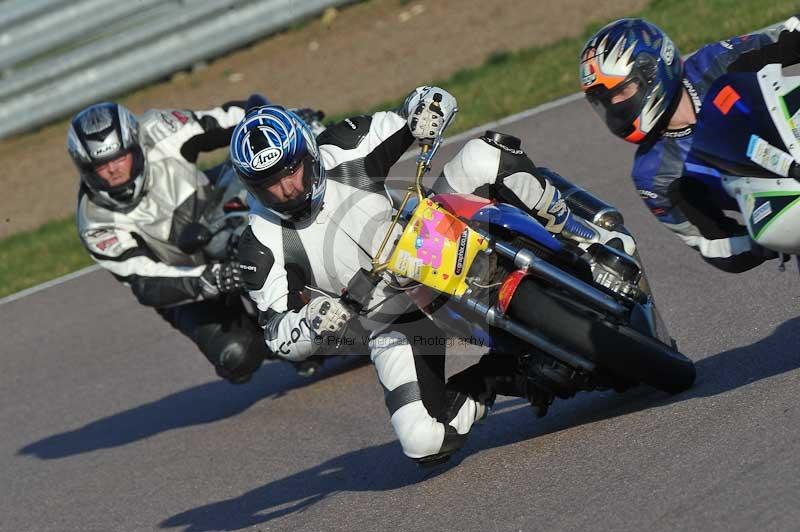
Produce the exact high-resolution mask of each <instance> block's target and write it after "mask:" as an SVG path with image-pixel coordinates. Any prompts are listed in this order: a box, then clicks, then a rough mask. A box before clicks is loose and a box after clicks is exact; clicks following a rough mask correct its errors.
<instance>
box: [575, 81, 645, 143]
mask: <svg viewBox="0 0 800 532" xmlns="http://www.w3.org/2000/svg"><path fill="white" fill-rule="evenodd" d="M646 92H647V85H646V83H644V82H643V81H642V80H640V79H639V76H636V75H634V76H631V77H629V78H628V79H627V80H625V81H624V82H622V83H620V84H619V85H617V86H616V87H614V88H613V89H607V88H606V87H604V86H603V85H598V86H596V87H592V88H591V89H589V90H588V91H587V92H586V99H587V100H589V103H590V104H591V106H592V109H594V111H595V112H596V113H597V114H598V115H600V118H602V119H603V120H604V121H605V123H606V125H608V129H610V130H611V132H612V133H614V134H615V135H618V136H620V137H627V136H628V135H630V134H631V133H632V132H633V130H634V127H635V126H634V125H633V123H634V121H635V120H636V118H637V117H638V116H639V113H640V112H641V110H642V105H643V102H644V98H645V94H646Z"/></svg>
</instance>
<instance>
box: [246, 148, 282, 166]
mask: <svg viewBox="0 0 800 532" xmlns="http://www.w3.org/2000/svg"><path fill="white" fill-rule="evenodd" d="M281 157H283V150H281V149H280V148H264V149H263V150H261V151H260V152H258V153H256V154H255V155H253V158H252V159H250V166H251V167H252V168H253V170H266V169H267V168H269V167H270V166H273V165H275V164H276V163H277V162H278V161H280V160H281Z"/></svg>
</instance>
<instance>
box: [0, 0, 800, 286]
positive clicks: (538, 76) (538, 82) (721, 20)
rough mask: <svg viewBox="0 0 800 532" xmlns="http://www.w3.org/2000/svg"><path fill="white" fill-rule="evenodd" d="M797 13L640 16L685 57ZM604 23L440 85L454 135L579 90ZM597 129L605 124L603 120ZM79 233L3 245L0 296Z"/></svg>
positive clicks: (699, 5)
mask: <svg viewBox="0 0 800 532" xmlns="http://www.w3.org/2000/svg"><path fill="white" fill-rule="evenodd" d="M798 11H800V9H798V7H797V4H796V0H771V1H770V2H769V3H768V5H765V3H764V2H763V0H654V1H653V2H652V3H651V4H650V5H649V6H648V7H647V8H646V9H645V10H644V11H642V12H641V13H638V14H637V15H636V16H641V17H644V18H646V19H648V20H650V21H652V22H654V23H656V24H658V25H659V26H660V27H661V28H662V29H664V31H666V32H667V33H668V34H669V35H670V36H671V37H672V38H673V40H674V41H675V43H676V44H677V46H678V48H679V49H680V50H682V51H683V52H688V51H691V50H695V49H697V48H698V47H699V46H702V45H703V44H705V43H708V42H713V41H716V40H720V39H723V38H726V37H730V36H732V35H738V34H742V33H746V32H749V31H753V30H755V29H757V28H762V27H764V26H767V25H768V24H772V23H774V22H776V21H780V20H784V19H786V18H788V17H789V16H791V15H792V14H794V13H796V12H798ZM605 22H607V21H601V22H596V23H593V24H591V25H589V26H588V27H587V28H586V30H585V31H584V33H583V35H581V36H579V37H575V38H571V39H564V40H561V41H558V42H555V43H553V44H550V45H547V46H542V47H536V48H531V49H527V50H522V51H518V52H505V51H502V50H498V51H497V52H496V53H494V54H493V55H492V56H491V57H490V58H489V59H488V60H487V61H486V63H485V64H483V65H481V66H479V67H475V68H470V69H464V70H460V71H458V72H456V73H455V74H453V76H451V77H450V78H448V79H444V80H435V81H433V80H432V81H431V83H435V84H438V85H441V86H443V87H446V88H447V89H448V90H450V91H452V92H453V94H454V95H455V96H456V97H457V98H458V103H459V108H460V109H461V111H460V112H459V115H458V119H457V120H456V121H455V123H454V124H453V127H452V129H451V133H457V132H459V131H464V130H467V129H469V128H472V127H475V126H477V125H480V124H483V123H486V122H490V121H493V120H497V119H499V118H502V117H504V116H508V115H510V114H514V113H517V112H520V111H523V110H525V109H528V108H530V107H534V106H536V105H539V104H541V103H544V102H547V101H550V100H553V99H555V98H558V97H561V96H565V95H567V94H570V93H573V92H575V91H577V90H579V86H578V73H577V72H578V66H577V56H578V54H579V52H580V50H581V47H582V46H583V43H584V42H585V41H586V39H588V38H589V37H590V36H591V35H592V34H593V33H594V32H595V31H596V30H597V29H598V28H600V27H601V26H602V25H603V24H604V23H605ZM403 96H404V95H398V98H397V99H396V100H393V101H389V102H383V103H381V104H380V105H375V106H372V107H369V108H364V109H360V110H356V111H354V112H351V113H347V115H341V116H335V117H332V118H333V119H334V120H336V119H340V118H344V117H345V116H348V115H354V114H360V113H367V112H373V111H376V110H380V109H387V108H391V107H395V106H397V105H399V103H400V102H401V101H402V97H403ZM597 127H603V126H602V125H601V124H600V122H599V121H598V123H597ZM90 263H91V261H90V259H89V257H88V255H87V254H86V252H85V251H84V250H83V248H82V247H81V245H80V242H79V241H78V238H77V235H76V234H75V221H74V218H70V219H67V220H60V221H55V222H50V223H48V224H45V225H44V226H42V227H41V228H39V229H37V230H35V231H31V232H28V233H21V234H18V235H14V236H11V237H9V238H7V239H4V240H2V241H0V297H3V296H5V295H8V294H11V293H14V292H17V291H19V290H22V289H24V288H27V287H30V286H33V285H35V284H38V283H40V282H43V281H47V280H49V279H53V278H55V277H58V276H60V275H64V274H66V273H69V272H72V271H75V270H77V269H80V268H82V267H84V266H87V265H88V264H90Z"/></svg>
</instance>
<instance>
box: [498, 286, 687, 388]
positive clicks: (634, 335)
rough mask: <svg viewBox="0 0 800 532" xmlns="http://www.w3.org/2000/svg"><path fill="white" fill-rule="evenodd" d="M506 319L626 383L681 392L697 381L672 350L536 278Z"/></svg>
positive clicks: (521, 292)
mask: <svg viewBox="0 0 800 532" xmlns="http://www.w3.org/2000/svg"><path fill="white" fill-rule="evenodd" d="M508 315H509V316H510V317H511V318H512V319H514V320H516V321H518V322H519V323H522V324H525V325H527V326H529V327H531V328H532V329H535V330H537V331H538V332H540V333H542V334H544V335H545V336H547V337H548V338H549V339H550V340H552V341H554V342H556V343H557V344H559V345H561V346H563V347H566V348H569V349H570V350H572V351H574V352H575V353H576V354H579V355H582V356H584V357H586V358H588V359H590V360H592V361H593V362H594V363H596V364H597V365H598V366H600V367H601V368H603V369H605V370H606V371H608V372H610V373H612V374H615V375H619V376H620V377H623V378H625V379H630V380H635V381H637V382H642V383H645V384H648V385H650V386H653V387H654V388H658V389H659V390H663V391H665V392H668V393H679V392H682V391H684V390H686V389H688V388H690V387H691V386H692V384H693V383H694V380H695V376H696V372H695V367H694V363H693V362H692V361H691V360H689V359H688V358H686V357H685V356H684V355H682V354H681V353H679V352H678V351H676V350H675V349H673V348H672V347H670V346H668V345H666V344H664V343H662V342H660V341H658V340H656V339H654V338H651V337H649V336H646V335H644V334H642V333H640V332H638V331H636V330H634V329H632V328H630V327H627V326H623V325H616V324H613V323H611V322H609V321H607V320H606V319H605V318H604V317H603V316H602V315H600V314H598V313H596V312H593V311H591V310H589V309H587V308H585V307H583V306H581V305H580V304H577V303H575V302H573V301H571V300H569V299H567V298H566V297H565V296H563V295H561V294H560V293H558V292H557V291H555V290H554V289H552V288H546V287H543V286H541V285H539V284H538V283H537V282H536V281H535V280H534V279H525V280H523V281H522V283H521V284H520V285H519V287H518V288H517V291H516V293H515V294H514V297H513V298H512V300H511V304H510V306H509V309H508Z"/></svg>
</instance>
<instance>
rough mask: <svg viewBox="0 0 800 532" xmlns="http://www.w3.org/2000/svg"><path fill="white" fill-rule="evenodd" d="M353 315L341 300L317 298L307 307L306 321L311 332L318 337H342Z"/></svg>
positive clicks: (326, 297) (325, 297) (327, 297)
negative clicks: (326, 335)
mask: <svg viewBox="0 0 800 532" xmlns="http://www.w3.org/2000/svg"><path fill="white" fill-rule="evenodd" d="M351 317H352V313H351V311H350V309H348V308H347V307H346V306H345V305H344V304H342V302H341V300H340V299H338V298H333V297H329V296H322V297H316V298H314V299H312V300H311V302H309V303H308V305H306V319H307V320H308V325H309V327H311V330H312V331H314V332H315V333H317V335H320V336H322V335H324V334H328V335H333V336H338V335H340V334H341V333H342V332H343V331H344V330H345V328H346V327H347V323H348V322H349V321H350V318H351Z"/></svg>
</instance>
